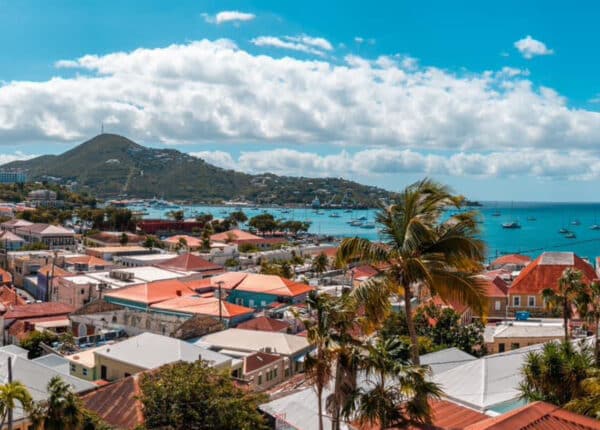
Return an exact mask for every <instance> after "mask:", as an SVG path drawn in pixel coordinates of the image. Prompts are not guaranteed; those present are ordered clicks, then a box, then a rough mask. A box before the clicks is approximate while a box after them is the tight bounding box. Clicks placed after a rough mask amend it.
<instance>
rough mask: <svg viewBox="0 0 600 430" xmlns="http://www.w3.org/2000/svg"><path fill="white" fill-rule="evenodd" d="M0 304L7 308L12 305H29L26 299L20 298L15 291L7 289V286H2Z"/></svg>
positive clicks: (0, 287) (0, 288)
mask: <svg viewBox="0 0 600 430" xmlns="http://www.w3.org/2000/svg"><path fill="white" fill-rule="evenodd" d="M0 303H2V304H3V305H4V306H7V307H8V306H10V305H25V304H27V303H26V302H25V299H23V298H22V297H21V296H19V294H17V292H16V291H15V290H14V289H12V288H10V287H7V286H6V285H2V286H0Z"/></svg>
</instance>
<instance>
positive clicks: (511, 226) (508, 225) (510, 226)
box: [502, 221, 521, 230]
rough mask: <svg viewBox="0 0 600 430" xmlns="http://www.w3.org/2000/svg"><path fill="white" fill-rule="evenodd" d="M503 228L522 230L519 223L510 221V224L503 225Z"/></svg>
mask: <svg viewBox="0 0 600 430" xmlns="http://www.w3.org/2000/svg"><path fill="white" fill-rule="evenodd" d="M502 228H506V229H513V230H514V229H517V228H521V224H519V222H518V221H509V222H505V223H502Z"/></svg>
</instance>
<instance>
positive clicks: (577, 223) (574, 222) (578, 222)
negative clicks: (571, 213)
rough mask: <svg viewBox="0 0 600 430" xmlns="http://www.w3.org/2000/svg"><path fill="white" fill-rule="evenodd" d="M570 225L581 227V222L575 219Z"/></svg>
mask: <svg viewBox="0 0 600 430" xmlns="http://www.w3.org/2000/svg"><path fill="white" fill-rule="evenodd" d="M571 225H581V221H579V220H578V219H577V218H576V219H574V220H573V221H571Z"/></svg>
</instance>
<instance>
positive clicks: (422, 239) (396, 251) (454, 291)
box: [338, 179, 486, 364]
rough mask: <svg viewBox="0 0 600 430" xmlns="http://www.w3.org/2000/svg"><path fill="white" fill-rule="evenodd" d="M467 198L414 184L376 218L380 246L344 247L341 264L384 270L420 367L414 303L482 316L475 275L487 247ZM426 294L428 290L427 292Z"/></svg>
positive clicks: (356, 241)
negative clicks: (445, 304)
mask: <svg viewBox="0 0 600 430" xmlns="http://www.w3.org/2000/svg"><path fill="white" fill-rule="evenodd" d="M462 205H463V198H462V197H460V196H455V195H453V194H452V193H451V192H450V190H449V189H448V188H447V187H445V186H443V185H440V184H438V183H436V182H434V181H431V180H428V179H425V180H422V181H420V182H417V183H415V184H412V185H410V186H408V187H407V188H405V189H404V191H403V192H401V193H400V194H399V196H398V197H397V199H396V201H395V202H394V203H393V204H391V205H389V206H387V207H385V208H383V209H382V210H381V211H380V212H379V213H378V214H377V217H376V221H377V223H378V224H379V225H380V228H381V230H380V236H381V237H382V242H380V243H374V242H371V241H369V240H367V239H362V238H352V239H346V240H344V241H343V242H342V244H341V246H340V248H339V251H338V260H339V261H340V263H342V264H344V263H347V262H350V261H355V260H360V261H363V262H367V263H371V264H379V265H380V267H385V269H384V272H385V275H386V278H387V284H388V286H389V292H390V294H394V295H397V296H400V297H401V298H403V300H404V310H405V314H406V315H407V316H409V318H407V327H408V332H409V336H410V340H411V358H412V361H413V363H415V364H419V351H418V338H417V336H418V334H417V332H416V329H415V324H414V321H413V309H412V307H413V298H414V297H415V296H417V298H419V296H421V295H423V294H424V293H425V292H427V293H429V294H431V295H439V296H440V297H441V298H442V299H444V300H446V301H456V302H461V303H464V304H467V305H469V306H471V308H473V309H474V311H475V312H479V313H482V312H483V310H484V303H485V299H486V297H485V287H484V285H483V282H482V280H481V278H480V277H478V276H477V275H478V274H479V273H480V272H481V271H482V269H483V266H482V264H483V261H484V257H485V253H484V244H483V242H482V241H481V239H479V223H478V220H477V216H476V214H475V213H474V212H457V213H456V214H454V215H450V214H448V213H446V211H447V210H448V209H450V208H455V209H462ZM423 290H426V291H425V292H424V291H423Z"/></svg>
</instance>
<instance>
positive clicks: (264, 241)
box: [210, 229, 285, 249]
mask: <svg viewBox="0 0 600 430" xmlns="http://www.w3.org/2000/svg"><path fill="white" fill-rule="evenodd" d="M210 241H211V242H223V243H235V244H237V245H238V246H239V245H254V246H256V247H257V248H262V249H267V248H271V247H272V246H273V245H278V244H281V243H284V242H285V239H284V238H282V237H261V236H257V235H255V234H252V233H249V232H247V231H243V230H239V229H233V230H229V231H225V232H223V233H217V234H213V235H212V236H211V237H210Z"/></svg>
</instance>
